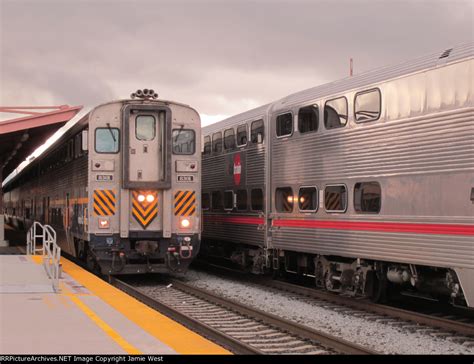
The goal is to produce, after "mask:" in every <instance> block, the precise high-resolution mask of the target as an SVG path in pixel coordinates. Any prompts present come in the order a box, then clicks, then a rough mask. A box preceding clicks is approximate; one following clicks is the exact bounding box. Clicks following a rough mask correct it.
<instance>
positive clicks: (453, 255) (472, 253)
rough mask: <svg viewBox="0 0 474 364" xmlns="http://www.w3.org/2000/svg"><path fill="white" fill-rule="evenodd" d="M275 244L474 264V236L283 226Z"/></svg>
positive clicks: (386, 257) (422, 261)
mask: <svg viewBox="0 0 474 364" xmlns="http://www.w3.org/2000/svg"><path fill="white" fill-rule="evenodd" d="M273 247H274V248H277V249H285V250H291V251H301V252H308V253H314V254H327V255H340V256H347V257H359V258H366V259H377V260H382V261H392V262H403V263H413V264H421V265H432V266H444V267H453V266H454V267H463V268H474V249H473V238H472V236H455V235H432V234H410V233H387V232H372V231H354V230H345V231H342V230H330V229H303V228H290V227H282V228H280V229H276V230H274V231H273Z"/></svg>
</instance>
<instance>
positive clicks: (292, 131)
mask: <svg viewBox="0 0 474 364" xmlns="http://www.w3.org/2000/svg"><path fill="white" fill-rule="evenodd" d="M286 114H290V115H291V133H290V134H284V135H278V117H279V116H282V115H286ZM294 132H295V116H294V115H293V111H285V112H283V113H280V114H278V115H276V117H275V135H276V138H277V139H284V138H289V137H291V136H292V135H293V133H294Z"/></svg>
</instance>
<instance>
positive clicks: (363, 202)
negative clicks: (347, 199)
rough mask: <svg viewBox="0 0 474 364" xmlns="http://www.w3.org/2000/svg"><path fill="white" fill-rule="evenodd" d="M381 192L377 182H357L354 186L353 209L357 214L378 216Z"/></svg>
mask: <svg viewBox="0 0 474 364" xmlns="http://www.w3.org/2000/svg"><path fill="white" fill-rule="evenodd" d="M381 202H382V190H381V188H380V184H379V183H378V182H359V183H356V184H355V186H354V209H355V210H356V211H357V212H359V213H369V214H370V213H372V214H378V213H379V212H380V207H381Z"/></svg>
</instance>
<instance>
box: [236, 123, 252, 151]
mask: <svg viewBox="0 0 474 364" xmlns="http://www.w3.org/2000/svg"><path fill="white" fill-rule="evenodd" d="M242 126H243V127H245V138H246V139H247V141H246V142H245V144H239V128H241V127H242ZM235 136H236V138H235V145H237V148H242V147H245V146H246V145H248V144H249V127H248V124H247V123H244V124H240V125H237V128H236V134H235Z"/></svg>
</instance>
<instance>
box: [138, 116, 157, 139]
mask: <svg viewBox="0 0 474 364" xmlns="http://www.w3.org/2000/svg"><path fill="white" fill-rule="evenodd" d="M155 135H156V120H155V117H154V116H153V115H139V116H137V118H136V120H135V136H136V137H137V139H138V140H153V139H155Z"/></svg>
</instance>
